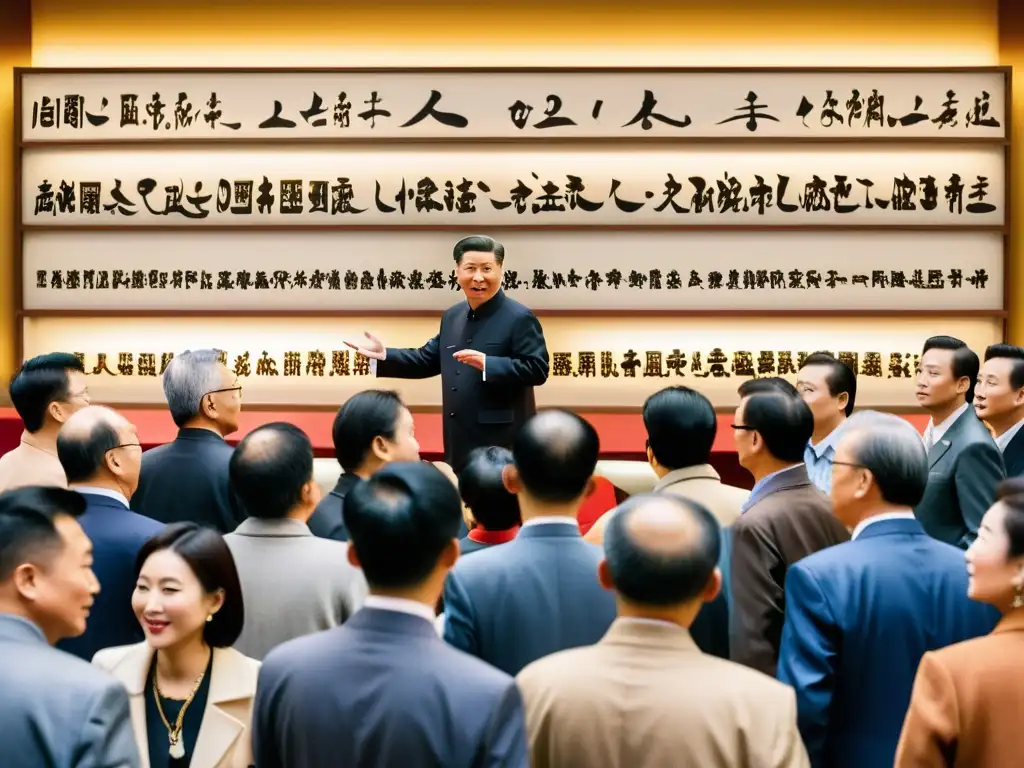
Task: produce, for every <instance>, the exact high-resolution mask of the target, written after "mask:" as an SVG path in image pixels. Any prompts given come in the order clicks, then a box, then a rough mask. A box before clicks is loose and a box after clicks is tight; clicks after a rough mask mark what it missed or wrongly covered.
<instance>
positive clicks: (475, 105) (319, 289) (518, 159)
mask: <svg viewBox="0 0 1024 768" xmlns="http://www.w3.org/2000/svg"><path fill="white" fill-rule="evenodd" d="M1009 77H1010V74H1009V71H1008V69H1003V68H973V69H970V68H966V69H929V70H923V69H922V70H916V69H900V70H885V69H862V70H810V69H763V70H713V69H701V70H696V69H677V70H669V69H662V70H637V69H633V70H610V69H609V70H599V69H588V70H566V69H550V70H544V69H530V70H512V69H501V70H468V69H467V70H206V71H203V70H91V71H90V70H46V69H23V70H19V71H18V72H17V85H18V94H19V101H18V123H17V125H18V130H19V136H18V150H19V151H18V174H19V183H18V193H19V195H20V196H19V200H18V210H19V211H20V219H19V224H18V227H17V231H16V233H15V236H16V238H17V253H18V257H19V260H18V270H19V281H20V285H21V291H20V294H19V306H18V307H17V310H18V313H19V331H20V334H21V336H20V338H19V347H20V352H21V354H22V356H23V357H27V356H31V355H35V354H38V353H40V352H44V351H50V350H55V349H61V350H67V351H71V352H75V353H77V354H79V355H80V356H82V357H83V359H84V360H85V362H86V366H87V371H88V372H89V373H90V379H91V381H90V389H91V391H92V394H93V396H94V397H95V398H97V399H99V400H102V401H106V402H114V403H135V404H154V403H159V402H161V400H162V396H161V392H160V387H159V376H160V373H161V371H162V369H163V367H164V366H166V364H167V361H168V360H169V359H170V358H171V357H172V356H173V355H174V354H176V353H179V352H181V351H182V350H184V349H188V348H197V347H216V348H218V349H221V350H223V356H224V360H225V362H226V363H227V364H228V365H229V366H230V367H232V368H233V369H234V371H235V372H236V374H237V375H238V377H239V379H240V381H241V382H242V384H243V385H244V387H245V390H244V391H245V398H246V402H248V403H256V404H260V405H264V406H282V407H289V406H296V405H304V406H321V407H333V406H336V405H337V404H338V403H339V402H340V401H341V400H343V399H344V398H345V397H347V396H348V395H349V394H351V393H352V392H355V391H357V390H359V389H362V388H366V387H368V386H373V384H372V382H371V380H370V378H369V375H368V361H366V360H365V359H362V358H360V357H359V356H357V355H354V354H351V353H350V352H349V351H347V350H346V347H345V346H344V345H343V344H342V341H343V340H344V339H346V338H353V337H357V336H358V335H359V334H361V332H362V331H363V330H364V329H365V330H370V331H372V332H374V333H376V334H377V335H379V336H381V337H382V338H383V340H384V341H385V342H386V343H388V344H389V345H393V346H399V345H413V346H418V345H419V344H421V343H423V342H424V341H426V340H427V339H428V338H430V337H431V336H432V335H433V334H434V333H435V332H436V325H437V318H438V315H439V313H440V311H441V310H443V309H444V308H445V307H447V306H449V305H450V304H451V303H453V302H455V301H459V300H460V296H459V294H458V290H457V285H456V283H455V278H454V263H453V261H452V260H451V247H452V245H453V244H454V242H455V241H456V240H458V239H459V238H461V237H463V236H465V235H468V234H488V235H491V236H493V237H495V238H497V239H498V240H500V241H501V242H503V243H504V244H505V246H506V262H505V274H504V287H505V290H506V291H507V292H508V293H509V295H511V296H513V297H515V298H516V299H518V300H520V301H522V302H524V303H526V304H527V305H529V306H531V307H533V308H534V309H535V310H536V311H537V313H538V315H539V316H540V318H541V321H542V323H543V325H544V329H545V333H546V336H547V339H548V346H549V349H550V351H551V353H552V366H551V379H550V380H549V382H548V384H547V385H545V386H544V387H543V388H542V389H541V390H540V391H539V392H538V401H539V403H540V404H541V405H548V406H564V407H579V408H587V407H599V408H611V409H622V410H630V409H634V408H636V407H637V406H639V405H640V404H641V403H642V402H643V399H644V398H645V397H646V396H647V395H648V394H650V393H651V392H652V391H655V390H656V389H658V388H660V387H663V386H665V385H667V384H687V385H690V386H693V387H696V388H698V389H700V390H702V391H704V392H705V393H706V394H708V396H709V397H711V399H712V401H713V402H714V403H715V405H716V406H718V407H723V408H724V407H729V406H731V405H734V404H735V402H736V395H735V392H736V388H737V386H738V385H739V383H740V382H741V381H742V380H744V379H746V378H749V377H755V376H769V375H783V376H789V377H793V376H794V375H795V373H796V369H797V368H798V367H799V365H800V362H801V361H802V359H803V357H804V356H806V355H807V354H809V353H811V352H814V351H818V350H827V351H830V352H833V353H834V354H836V355H838V356H839V357H840V358H841V359H842V360H844V361H845V362H847V363H848V364H849V365H850V366H851V367H853V368H854V369H855V370H856V371H857V372H858V374H859V375H860V377H861V383H860V387H859V389H860V396H859V404H860V405H864V406H870V407H878V408H896V409H902V408H910V407H913V406H914V398H913V384H912V381H911V379H912V375H913V372H914V367H915V365H916V361H917V355H918V354H919V353H920V350H921V345H922V343H923V341H924V340H925V339H926V338H927V337H928V336H930V335H933V334H936V333H948V334H952V335H957V336H960V337H961V338H963V339H964V340H965V341H967V342H968V343H970V344H971V345H972V346H974V347H975V348H976V349H980V348H983V347H984V346H985V345H987V344H990V343H992V342H994V341H998V340H999V339H1001V338H1002V330H1003V329H1002V326H1003V318H1004V317H1005V310H1006V291H1007V285H1006V280H1005V274H1006V253H1007V237H1008V235H1007V232H1008V223H1007V220H1006V207H1007V192H1008V185H1007V176H1008V167H1007V153H1008V149H1009V147H1008V136H1009V133H1008V131H1007V128H1006V122H1007V103H1006V99H1007V95H1008V93H1009V90H1008V88H1009ZM392 384H393V385H395V386H396V388H398V389H400V390H401V391H402V393H403V395H404V396H405V397H406V399H407V401H408V402H409V403H410V404H411V405H412V406H414V407H421V408H429V407H436V406H437V404H438V403H439V402H440V394H441V393H440V390H439V388H438V383H437V382H436V381H434V382H432V381H425V382H423V381H421V382H393V383H389V384H388V386H391V385H392Z"/></svg>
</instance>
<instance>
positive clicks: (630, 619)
mask: <svg viewBox="0 0 1024 768" xmlns="http://www.w3.org/2000/svg"><path fill="white" fill-rule="evenodd" d="M615 622H616V623H617V624H646V625H648V626H655V627H672V628H673V629H678V630H680V631H683V632H685V631H686V630H685V628H684V627H681V626H679V625H678V624H676V623H675V622H673V621H665V620H664V619H644V618H642V617H640V616H620V617H619V618H617V619H616V620H615Z"/></svg>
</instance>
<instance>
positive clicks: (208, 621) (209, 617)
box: [206, 595, 1020, 624]
mask: <svg viewBox="0 0 1024 768" xmlns="http://www.w3.org/2000/svg"><path fill="white" fill-rule="evenodd" d="M1019 597H1020V595H1018V598H1019ZM1014 607H1016V606H1014ZM211 621H213V614H212V613H211V614H210V615H209V616H207V617H206V623H207V624H209V623H210V622H211Z"/></svg>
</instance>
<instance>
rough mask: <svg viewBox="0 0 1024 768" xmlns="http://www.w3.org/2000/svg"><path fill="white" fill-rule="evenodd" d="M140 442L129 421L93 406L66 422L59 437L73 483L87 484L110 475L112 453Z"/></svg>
mask: <svg viewBox="0 0 1024 768" xmlns="http://www.w3.org/2000/svg"><path fill="white" fill-rule="evenodd" d="M138 442H139V441H138V437H137V436H136V434H135V427H133V426H132V424H131V423H130V422H129V421H128V419H126V418H125V417H124V416H122V415H121V414H119V413H118V412H117V411H114V410H111V409H110V408H106V407H104V406H102V405H89V406H86V407H85V408H82V409H81V410H79V411H76V412H75V413H74V414H72V416H71V418H69V419H68V420H67V421H66V422H64V426H62V427H61V430H60V434H58V435H57V458H58V459H60V463H61V466H62V467H64V474H65V475H67V478H68V482H69V483H85V482H89V481H91V480H94V479H96V478H97V476H99V475H105V474H106V473H107V471H108V470H109V469H110V467H109V465H108V458H109V454H110V452H111V451H113V450H115V449H117V448H120V447H122V446H126V445H131V444H134V445H135V446H137V445H138Z"/></svg>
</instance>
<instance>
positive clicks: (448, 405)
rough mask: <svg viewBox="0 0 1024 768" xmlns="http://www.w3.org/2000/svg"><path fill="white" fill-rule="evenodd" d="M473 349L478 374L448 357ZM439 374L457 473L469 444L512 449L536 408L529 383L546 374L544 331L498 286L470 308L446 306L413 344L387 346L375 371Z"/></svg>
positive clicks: (448, 454)
mask: <svg viewBox="0 0 1024 768" xmlns="http://www.w3.org/2000/svg"><path fill="white" fill-rule="evenodd" d="M463 349H475V350H476V351H477V352H483V353H484V354H485V355H486V356H487V359H486V362H485V369H486V372H487V380H486V381H484V377H483V374H482V373H481V372H480V371H478V370H476V369H475V368H472V367H470V366H468V365H466V364H465V363H460V362H458V361H457V360H456V359H455V358H454V357H452V355H453V354H454V353H456V352H458V351H459V350H463ZM439 374H440V376H441V390H442V411H443V416H444V452H445V461H446V462H448V464H449V465H451V467H452V469H453V470H455V471H456V472H458V471H459V470H461V469H462V465H463V464H464V463H465V460H466V457H467V456H468V455H469V452H470V451H472V450H473V449H474V448H479V447H482V446H488V445H500V446H503V447H505V448H509V447H511V446H512V439H513V438H514V437H515V434H516V432H517V431H518V430H519V427H520V426H522V424H523V423H525V422H526V420H527V419H529V418H530V417H531V416H533V415H534V413H536V411H537V406H536V403H535V401H534V396H533V388H534V387H539V386H540V385H541V384H543V383H544V382H545V381H547V378H548V349H547V346H546V345H545V343H544V331H543V330H542V329H541V327H540V323H539V322H538V321H537V318H536V317H534V316H533V313H532V312H531V311H530V310H529V309H527V308H526V307H524V306H523V305H522V304H520V303H519V302H518V301H515V300H514V299H510V298H508V297H507V296H505V294H504V292H502V291H498V293H497V294H495V295H494V297H493V298H492V299H490V300H489V301H487V302H486V303H484V304H482V305H481V306H479V307H477V309H476V310H475V311H474V310H471V309H470V308H469V304H467V303H466V302H464V301H460V302H459V303H458V304H456V305H455V306H454V307H450V308H449V309H447V310H445V313H444V314H443V315H442V316H441V329H440V331H438V334H437V336H435V337H434V338H432V339H431V340H430V341H428V342H427V343H426V344H424V345H423V346H422V347H420V348H419V349H395V348H392V347H389V348H388V350H387V358H386V359H385V360H381V361H379V362H378V363H377V375H378V376H390V377H394V378H401V379H426V378H429V377H431V376H437V375H439Z"/></svg>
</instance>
